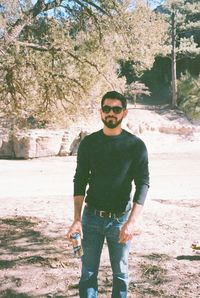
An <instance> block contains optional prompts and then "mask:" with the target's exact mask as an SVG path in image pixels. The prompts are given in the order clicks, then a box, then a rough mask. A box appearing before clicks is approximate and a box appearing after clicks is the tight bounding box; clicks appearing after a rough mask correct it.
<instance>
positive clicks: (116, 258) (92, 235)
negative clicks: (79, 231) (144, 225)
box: [79, 207, 130, 298]
mask: <svg viewBox="0 0 200 298" xmlns="http://www.w3.org/2000/svg"><path fill="white" fill-rule="evenodd" d="M128 215H129V214H128V213H126V214H125V215H123V216H121V217H119V218H115V219H114V218H102V217H100V216H97V215H95V214H93V213H90V212H89V211H88V208H87V207H85V209H84V211H83V216H82V226H83V241H82V245H83V252H84V255H83V256H82V272H81V279H80V282H79V294H80V298H96V297H98V282H97V276H98V271H99V263H100V256H101V252H102V248H103V244H104V240H105V238H106V241H107V245H108V250H109V257H110V262H111V267H112V273H113V284H112V298H126V297H127V292H128V254H129V248H130V241H128V242H127V243H119V232H120V228H121V227H122V225H123V224H124V223H125V222H126V220H127V218H128Z"/></svg>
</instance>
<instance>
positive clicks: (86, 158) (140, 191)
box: [74, 130, 149, 212]
mask: <svg viewBox="0 0 200 298" xmlns="http://www.w3.org/2000/svg"><path fill="white" fill-rule="evenodd" d="M132 181H134V183H135V193H134V197H133V201H134V202H136V203H138V204H144V201H145V198H146V194H147V190H148V187H149V170H148V154H147V149H146V146H145V144H144V142H143V141H142V140H141V139H139V138H138V137H136V136H134V135H132V134H131V133H129V132H127V131H126V130H122V133H121V134H120V135H117V136H106V135H104V133H103V130H100V131H97V132H95V133H93V134H91V135H89V136H87V137H85V138H84V139H83V141H82V142H81V144H80V146H79V150H78V156H77V168H76V173H75V176H74V196H79V195H85V191H86V186H87V185H88V186H89V187H88V189H87V194H86V199H85V201H86V202H87V203H88V204H89V205H90V206H92V207H94V208H96V209H99V210H105V211H112V212H120V211H124V210H125V209H126V207H127V204H128V202H129V201H130V200H131V199H132V198H131V190H132Z"/></svg>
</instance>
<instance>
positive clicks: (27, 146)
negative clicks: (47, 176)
mask: <svg viewBox="0 0 200 298" xmlns="http://www.w3.org/2000/svg"><path fill="white" fill-rule="evenodd" d="M62 137H63V132H62V131H50V130H30V131H29V132H25V133H24V132H20V133H17V134H16V135H14V136H13V148H14V152H15V157H16V158H24V159H28V158H35V157H46V156H56V155H58V154H59V151H60V148H61V143H62Z"/></svg>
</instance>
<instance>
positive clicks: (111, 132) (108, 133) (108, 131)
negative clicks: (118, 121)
mask: <svg viewBox="0 0 200 298" xmlns="http://www.w3.org/2000/svg"><path fill="white" fill-rule="evenodd" d="M121 132H122V128H121V126H117V127H115V128H108V127H107V126H105V125H104V127H103V133H104V134H105V135H106V136H118V135H120V134H121Z"/></svg>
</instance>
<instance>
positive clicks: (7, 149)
mask: <svg viewBox="0 0 200 298" xmlns="http://www.w3.org/2000/svg"><path fill="white" fill-rule="evenodd" d="M0 158H15V153H14V150H13V140H12V139H11V138H10V135H9V134H8V133H0Z"/></svg>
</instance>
